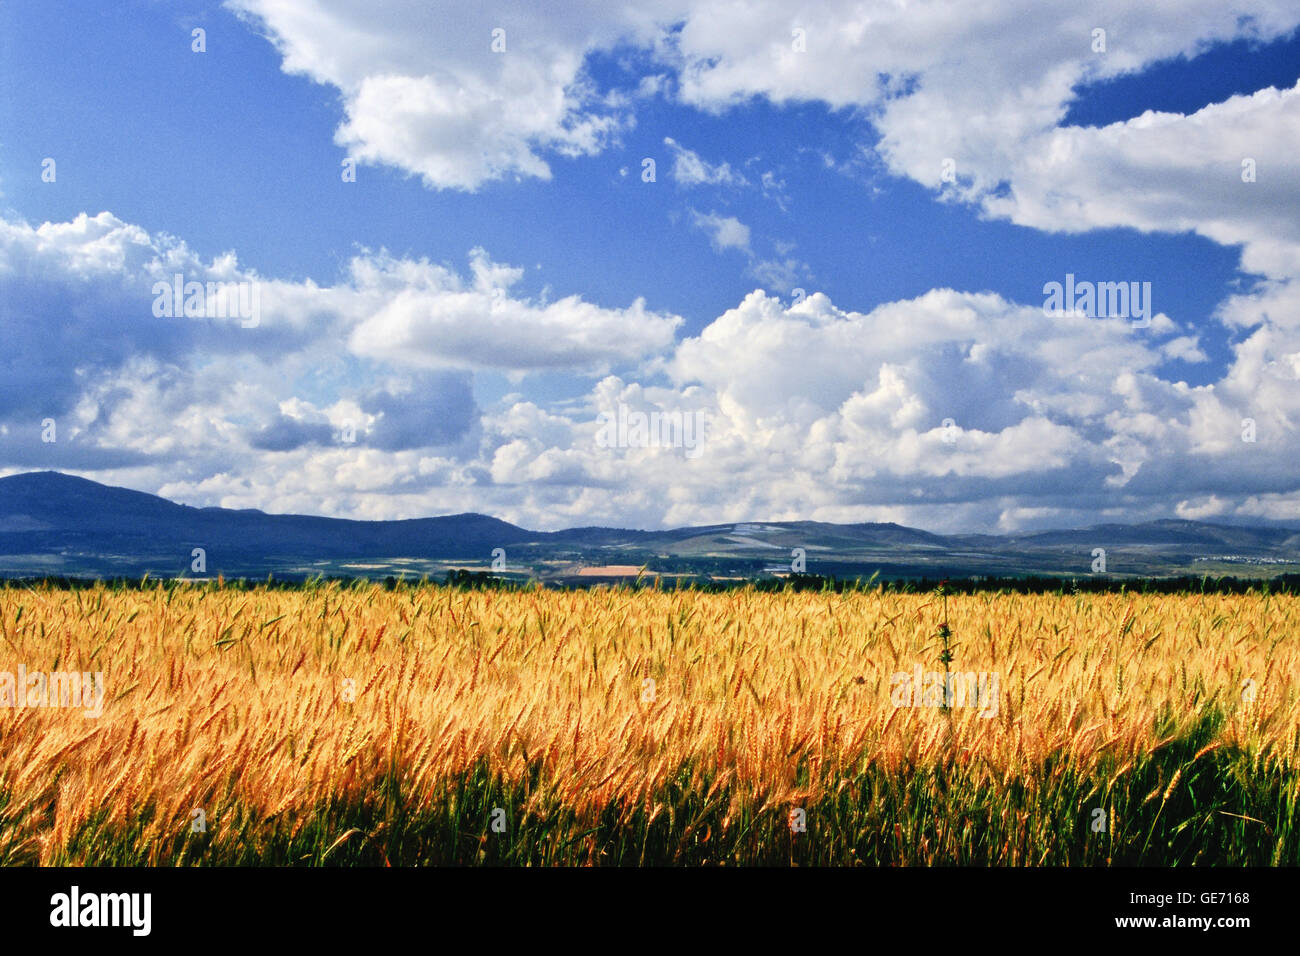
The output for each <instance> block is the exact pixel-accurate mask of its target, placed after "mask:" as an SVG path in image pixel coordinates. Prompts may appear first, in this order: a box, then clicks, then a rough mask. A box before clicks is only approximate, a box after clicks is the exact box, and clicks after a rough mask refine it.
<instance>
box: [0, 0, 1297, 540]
mask: <svg viewBox="0 0 1300 956" xmlns="http://www.w3.org/2000/svg"><path fill="white" fill-rule="evenodd" d="M539 6H540V5H537V4H531V3H525V2H518V3H514V2H496V3H492V2H488V3H459V2H446V3H438V4H429V3H420V2H414V0H409V2H398V0H372V2H368V3H366V4H356V3H353V2H346V0H227V2H225V3H199V2H190V0H166V2H164V0H126V2H123V3H119V4H115V5H112V6H111V7H110V6H107V5H103V4H101V3H98V2H91V0H66V2H64V0H60V2H54V3H51V2H47V0H8V2H3V3H0V475H6V474H14V473H20V472H25V471H31V470H37V469H57V470H60V471H64V472H68V473H72V474H77V475H81V476H84V477H87V478H91V479H94V480H96V481H101V482H104V483H107V484H115V485H123V486H126V487H131V488H136V489H139V490H143V491H148V492H151V493H155V494H161V495H164V496H165V497H168V498H171V499H172V500H176V501H180V502H183V503H186V504H191V505H196V506H212V505H219V506H224V507H232V508H261V509H263V510H266V511H269V512H281V513H284V512H291V513H306V514H325V515H333V516H339V517H357V518H407V517H418V516H425V515H436V514H450V513H460V512H466V511H475V512H482V513H486V514H492V515H495V516H497V517H500V518H504V519H506V520H508V521H513V522H515V523H517V524H521V525H524V526H526V527H530V528H535V529H542V530H551V529H556V528H562V527H571V526H576V525H612V526H621V527H639V528H663V527H674V526H682V525H688V524H709V523H720V522H729V521H738V522H739V521H777V520H800V519H813V520H820V521H837V522H857V521H896V522H899V523H901V524H907V525H912V526H916V527H921V528H926V529H929V530H934V531H940V532H944V531H947V532H952V531H989V532H1001V533H1006V532H1015V531H1024V530H1035V529H1042V528H1049V527H1050V528H1059V527H1082V526H1087V525H1091V524H1097V523H1103V522H1111V521H1142V520H1150V519H1153V518H1170V517H1172V518H1192V519H1203V520H1216V521H1223V522H1228V523H1234V522H1247V521H1249V522H1261V521H1280V522H1295V521H1300V467H1298V465H1300V432H1298V431H1297V428H1298V427H1300V32H1298V27H1300V6H1297V4H1296V3H1295V2H1294V0H1292V2H1263V0H1261V2H1240V3H1225V2H1224V0H1186V2H1183V3H1180V4H1178V5H1157V4H1151V3H1138V2H1114V0H1111V2H1081V3H1076V4H1072V5H1070V6H1069V8H1068V10H1063V9H1060V8H1056V7H1055V6H1054V5H1048V4H1042V3H1040V2H1037V0H991V2H988V3H981V4H970V3H960V2H957V3H939V2H921V3H910V4H902V3H896V2H839V0H821V2H809V3H790V2H787V0H779V2H778V0H770V2H769V0H749V2H745V3H738V2H718V0H712V2H709V3H703V2H692V0H638V2H636V3H627V2H621V0H603V2H573V3H566V4H564V5H563V6H562V7H559V6H553V5H546V7H545V9H544V10H542V9H539ZM1166 7H1167V8H1166ZM177 277H180V278H179V280H178V279H177ZM1067 277H1070V278H1068V279H1067ZM178 283H179V294H178V295H173V294H172V290H173V289H174V288H176V286H177V284H178ZM191 283H198V285H197V286H193V285H190V284H191ZM1054 283H1055V284H1058V285H1059V287H1060V290H1061V291H1060V295H1058V296H1056V297H1055V298H1053V288H1054V286H1053V284H1054ZM187 286H189V289H187V288H186V287H187ZM1067 287H1068V288H1070V289H1071V290H1072V291H1073V293H1074V294H1073V296H1071V297H1070V300H1069V301H1066V299H1065V289H1066V288H1067ZM193 289H199V290H200V293H199V295H198V296H197V297H196V296H192V295H191V292H192V290H193ZM223 289H224V290H229V292H230V296H229V298H228V299H226V298H224V297H222V296H221V294H220V293H221V292H222V291H223ZM1085 289H1086V290H1088V291H1093V290H1096V291H1098V292H1099V294H1098V295H1097V296H1095V297H1093V296H1085V294H1084V291H1083V290H1085ZM241 296H242V298H241ZM187 302H188V303H189V308H187V307H186V303H187ZM1062 303H1064V305H1063V306H1062ZM620 423H621V424H620ZM642 425H645V426H647V427H641V426H642ZM660 425H662V426H663V427H658V426H660Z"/></svg>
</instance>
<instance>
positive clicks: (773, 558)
mask: <svg viewBox="0 0 1300 956" xmlns="http://www.w3.org/2000/svg"><path fill="white" fill-rule="evenodd" d="M1098 549H1100V551H1104V552H1105V553H1104V556H1103V555H1101V553H1100V551H1099V550H1098ZM1103 557H1104V565H1102V564H1100V563H1099V561H1100V560H1101V559H1102V558H1103ZM453 568H465V569H469V570H478V571H488V572H492V573H496V574H498V575H499V576H503V577H512V578H530V577H535V578H538V579H541V580H543V581H548V582H558V583H580V582H581V583H596V582H599V581H602V580H613V579H618V578H622V577H626V576H630V575H633V574H636V573H639V572H640V570H641V569H642V568H646V569H647V571H648V573H652V574H661V575H665V576H669V577H673V576H676V577H684V578H697V579H715V580H716V579H723V580H728V579H730V580H734V579H738V578H761V577H764V576H768V577H770V576H772V575H779V574H786V573H790V572H791V571H792V570H793V571H805V572H806V573H809V574H829V575H835V576H837V577H848V578H853V577H869V576H871V575H872V574H877V575H879V576H880V577H883V578H906V577H923V576H924V577H931V578H933V577H969V576H1001V575H1027V574H1034V575H1043V574H1045V575H1059V576H1075V577H1078V576H1088V575H1094V574H1101V573H1105V574H1107V575H1112V576H1118V577H1160V576H1172V575H1180V574H1198V575H1199V574H1209V575H1221V574H1232V575H1236V576H1271V575H1273V574H1277V573H1281V572H1294V571H1296V570H1300V531H1297V530H1295V529H1292V528H1286V527H1279V526H1275V525H1258V526H1238V525H1223V524H1215V523H1210V522H1203V521H1187V520H1175V519H1165V520H1157V521H1150V522H1145V523H1141V524H1133V525H1119V524H1103V525H1097V526H1094V527H1091V528H1086V529H1073V530H1060V531H1039V532H1033V533H1025V534H1012V535H992V534H956V535H942V534H933V533H930V532H927V531H922V530H918V529H915V528H908V527H904V526H902V525H898V524H892V523H861V524H828V523H824V522H817V521H776V522H771V521H765V522H749V523H740V524H736V523H727V524H716V525H706V526H699V527H687V528H675V529H671V530H666V531H639V530H627V529H620V528H601V527H587V528H570V529H567V530H564V531H551V532H544V531H530V530H528V529H525V528H521V527H518V526H517V525H513V524H510V523H509V522H506V521H501V520H499V519H497V518H492V517H489V516H487V515H481V514H472V513H471V514H458V515H446V516H442V517H430V518H415V519H408V520H399V521H357V520H350V519H343V518H325V517H314V516H309V515H278V514H267V513H265V512H262V511H258V510H254V509H229V508H194V507H190V506H188V505H181V504H177V503H175V502H172V501H168V500H167V499H165V498H161V497H158V496H156V495H151V494H147V493H144V492H140V491H132V490H129V489H126V488H117V487H110V486H108V485H103V484H99V483H98V482H94V481H89V480H87V479H84V478H78V477H74V476H71V475H64V474H61V473H59V472H52V471H43V472H30V473H27V474H19V475H12V476H10V477H7V478H0V577H33V576H64V577H118V576H121V577H138V576H141V575H143V574H145V573H148V574H150V575H151V576H153V577H167V578H173V577H200V578H201V577H216V576H217V575H218V574H220V575H224V576H225V577H227V578H233V577H263V578H264V577H266V576H267V575H268V574H270V575H274V576H275V577H277V578H285V579H297V578H304V577H310V576H315V575H318V574H323V575H325V576H327V577H328V576H364V577H387V576H389V575H395V576H406V577H420V576H422V575H426V574H427V575H429V576H430V577H435V578H436V577H440V576H442V575H444V574H445V573H446V572H448V571H450V570H451V569H453Z"/></svg>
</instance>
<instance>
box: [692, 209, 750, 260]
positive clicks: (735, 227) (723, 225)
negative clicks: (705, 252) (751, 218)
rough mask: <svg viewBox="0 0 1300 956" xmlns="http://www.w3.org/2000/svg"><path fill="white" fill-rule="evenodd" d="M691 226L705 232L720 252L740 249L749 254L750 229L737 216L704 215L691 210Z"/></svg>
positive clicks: (710, 213) (712, 213) (713, 213)
mask: <svg viewBox="0 0 1300 956" xmlns="http://www.w3.org/2000/svg"><path fill="white" fill-rule="evenodd" d="M691 224H692V225H693V226H694V227H695V228H696V229H700V230H702V231H703V232H705V233H706V234H707V235H708V237H709V243H710V244H711V245H712V246H713V248H714V249H716V250H717V251H718V252H725V251H726V250H728V249H739V250H740V251H741V252H744V253H749V252H750V251H751V250H750V247H749V227H748V226H747V225H745V224H744V223H743V222H741V221H740V220H739V219H737V218H736V217H735V216H723V215H720V214H718V213H716V212H709V213H702V212H700V211H699V210H696V209H692V210H691Z"/></svg>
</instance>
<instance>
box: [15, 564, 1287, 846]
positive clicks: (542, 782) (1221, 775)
mask: <svg viewBox="0 0 1300 956" xmlns="http://www.w3.org/2000/svg"><path fill="white" fill-rule="evenodd" d="M945 623H946V625H947V629H948V631H949V632H950V634H951V637H950V638H948V642H949V654H948V656H949V661H950V664H949V666H950V668H951V670H952V671H953V672H956V673H960V674H965V673H969V674H972V675H979V674H983V675H986V676H989V679H992V677H991V675H996V692H995V693H993V688H991V687H990V686H989V684H988V682H987V680H986V682H985V684H984V685H983V692H982V693H981V692H980V690H978V689H977V684H976V683H975V682H972V683H971V685H970V691H971V693H970V694H969V695H967V698H966V700H965V701H964V702H962V701H960V700H959V699H957V698H954V700H953V702H952V705H951V706H944V705H943V704H946V703H949V701H948V700H946V699H945V698H944V697H943V695H942V693H940V694H939V695H938V697H937V698H936V697H935V696H934V695H930V694H929V693H928V692H927V693H922V692H920V689H919V688H918V692H917V693H916V694H915V695H913V696H912V697H911V701H910V703H911V704H920V706H911V705H910V704H909V702H908V701H907V700H904V701H903V703H902V704H900V703H899V701H900V698H899V691H898V690H897V684H898V683H899V681H900V677H899V676H897V675H913V674H915V673H916V671H917V669H918V667H919V668H920V669H921V670H922V671H923V672H926V673H932V672H943V670H944V663H943V660H944V657H945V649H944V638H943V625H944V624H945ZM1298 623H1300V599H1297V598H1295V597H1291V596H1278V595H1273V596H1269V595H1265V594H1259V593H1252V594H1247V595H1142V594H1092V595H1058V594H1042V595H1008V594H996V595H995V594H976V595H966V596H949V597H941V596H939V595H936V594H897V593H887V592H883V591H880V590H877V591H863V592H848V593H843V594H836V593H832V592H823V593H816V592H802V593H793V592H784V593H761V594H760V593H756V592H754V591H752V590H748V589H742V590H736V591H732V592H727V593H718V594H706V593H700V592H695V591H690V590H677V591H672V590H657V589H631V588H621V589H596V590H591V591H545V590H521V591H492V590H460V589H454V588H445V587H438V586H433V585H422V586H411V587H406V586H399V587H397V588H396V589H394V590H387V589H384V588H382V587H379V586H373V585H367V586H360V585H357V586H346V585H340V584H329V585H325V584H318V585H316V586H311V587H307V588H304V589H298V590H293V589H284V590H281V589H271V588H266V587H253V588H236V587H229V586H220V585H219V584H215V583H214V584H206V585H176V584H167V585H162V584H160V585H158V586H157V587H154V588H152V589H150V588H143V589H128V588H121V589H116V588H112V587H105V586H99V587H96V588H91V589H84V590H60V589H56V588H45V587H37V588H29V587H9V588H0V671H9V672H17V670H18V668H19V667H20V666H22V667H23V668H24V669H25V670H26V672H27V673H29V674H30V673H32V672H45V673H50V674H53V673H55V672H59V671H65V672H67V671H74V672H79V673H96V672H97V673H102V675H103V676H102V686H103V698H102V713H100V714H99V715H98V716H91V715H88V713H86V712H85V710H84V709H80V708H75V707H52V706H30V705H29V706H17V704H18V703H22V702H23V701H18V700H15V699H11V700H8V701H5V700H3V699H0V704H5V706H0V864H4V865H22V864H40V865H62V864H84V865H244V864H270V865H378V866H384V865H392V866H402V865H424V864H457V865H476V864H490V865H554V864H563V865H727V866H734V865H792V864H795V865H854V864H863V865H922V866H925V865H944V864H966V865H995V866H1019V865H1044V864H1046V865H1081V864H1082V865H1093V864H1102V865H1105V864H1110V865H1120V864H1134V863H1140V864H1155V865H1189V864H1196V865H1239V864H1251V865H1279V864H1282V865H1295V864H1296V863H1297V862H1300V830H1297V827H1296V822H1295V818H1296V810H1297V799H1298V796H1300V776H1298V775H1297V758H1298V757H1300V697H1298V694H1297V691H1298V690H1300V686H1298V684H1297V681H1298V680H1300V677H1298V675H1300V668H1298V665H1300V636H1298V633H1297V624H1298ZM903 682H904V684H906V680H904V681H903ZM945 686H946V685H945ZM20 696H21V695H20ZM2 697H3V694H2V693H0V698H2ZM936 700H937V701H941V702H942V703H940V704H939V705H938V706H936V705H935V704H936ZM28 703H30V702H28ZM973 704H978V706H973Z"/></svg>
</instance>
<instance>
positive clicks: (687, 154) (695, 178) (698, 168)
mask: <svg viewBox="0 0 1300 956" xmlns="http://www.w3.org/2000/svg"><path fill="white" fill-rule="evenodd" d="M664 145H665V146H667V147H668V148H669V149H670V150H671V151H672V154H673V169H672V174H673V179H674V180H676V181H677V183H678V184H680V185H682V186H701V185H706V186H748V185H749V180H747V179H746V178H745V177H744V175H743V174H742V173H739V172H737V171H735V170H733V169H732V168H731V165H730V164H729V163H718V164H716V165H715V164H713V163H710V162H708V161H707V160H705V159H704V158H703V157H701V156H700V154H699V153H697V152H695V151H694V150H690V149H687V148H686V147H684V146H682V145H681V144H680V143H678V142H677V141H676V140H675V139H673V138H672V137H671V136H665V137H664Z"/></svg>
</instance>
